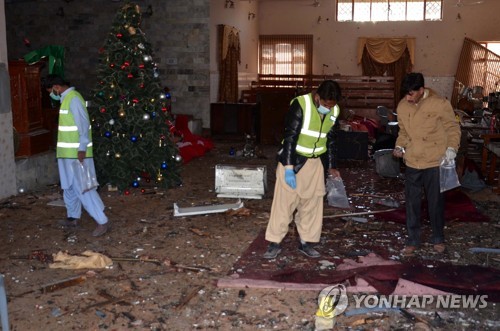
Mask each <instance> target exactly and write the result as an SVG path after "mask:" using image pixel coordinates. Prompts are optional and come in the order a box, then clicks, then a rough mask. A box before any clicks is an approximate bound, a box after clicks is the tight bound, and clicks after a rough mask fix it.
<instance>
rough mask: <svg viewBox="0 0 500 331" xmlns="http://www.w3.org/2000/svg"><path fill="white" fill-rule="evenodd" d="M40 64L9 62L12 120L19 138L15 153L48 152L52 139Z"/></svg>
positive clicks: (28, 154)
mask: <svg viewBox="0 0 500 331" xmlns="http://www.w3.org/2000/svg"><path fill="white" fill-rule="evenodd" d="M41 68H42V64H34V65H28V64H27V63H26V62H24V61H10V62H9V76H10V93H11V102H12V120H13V125H14V128H15V129H16V131H17V133H18V134H19V140H20V144H19V149H18V150H17V152H16V156H30V155H33V154H37V153H41V152H45V151H47V150H49V147H50V145H51V143H52V137H51V134H50V131H49V130H48V129H47V128H46V127H45V126H44V114H43V111H42V89H41V81H40V79H41V77H40V72H41Z"/></svg>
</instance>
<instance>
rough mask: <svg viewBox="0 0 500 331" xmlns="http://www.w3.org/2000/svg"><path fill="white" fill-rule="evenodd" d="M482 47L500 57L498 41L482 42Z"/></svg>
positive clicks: (499, 43)
mask: <svg viewBox="0 0 500 331" xmlns="http://www.w3.org/2000/svg"><path fill="white" fill-rule="evenodd" d="M479 43H480V44H481V45H483V46H484V47H486V48H487V49H489V50H490V51H492V52H493V53H495V54H498V55H500V42H498V41H480V42H479Z"/></svg>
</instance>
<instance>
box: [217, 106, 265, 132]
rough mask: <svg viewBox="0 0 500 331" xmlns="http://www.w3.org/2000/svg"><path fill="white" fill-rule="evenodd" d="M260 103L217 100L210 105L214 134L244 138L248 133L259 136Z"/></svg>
mask: <svg viewBox="0 0 500 331" xmlns="http://www.w3.org/2000/svg"><path fill="white" fill-rule="evenodd" d="M258 123H259V105H258V104H256V103H228V102H217V103H212V104H211V105H210V131H211V134H212V136H220V135H223V136H226V137H235V138H239V139H244V137H245V135H246V134H251V135H255V136H256V137H257V139H258V138H259V127H258Z"/></svg>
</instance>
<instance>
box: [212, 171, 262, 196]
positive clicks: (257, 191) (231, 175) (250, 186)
mask: <svg viewBox="0 0 500 331" xmlns="http://www.w3.org/2000/svg"><path fill="white" fill-rule="evenodd" d="M266 189H267V170H266V167H265V166H252V165H246V166H233V165H223V164H218V165H216V166H215V192H216V193H217V197H219V198H246V199H262V197H263V196H264V194H265V193H266Z"/></svg>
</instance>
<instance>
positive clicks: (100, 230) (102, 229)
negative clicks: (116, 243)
mask: <svg viewBox="0 0 500 331" xmlns="http://www.w3.org/2000/svg"><path fill="white" fill-rule="evenodd" d="M110 225H111V224H110V222H109V221H108V222H107V223H104V224H99V225H97V227H96V228H95V230H94V231H93V232H92V236H94V237H100V236H102V235H103V234H105V233H106V232H108V231H109V229H110V228H111V226H110Z"/></svg>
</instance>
